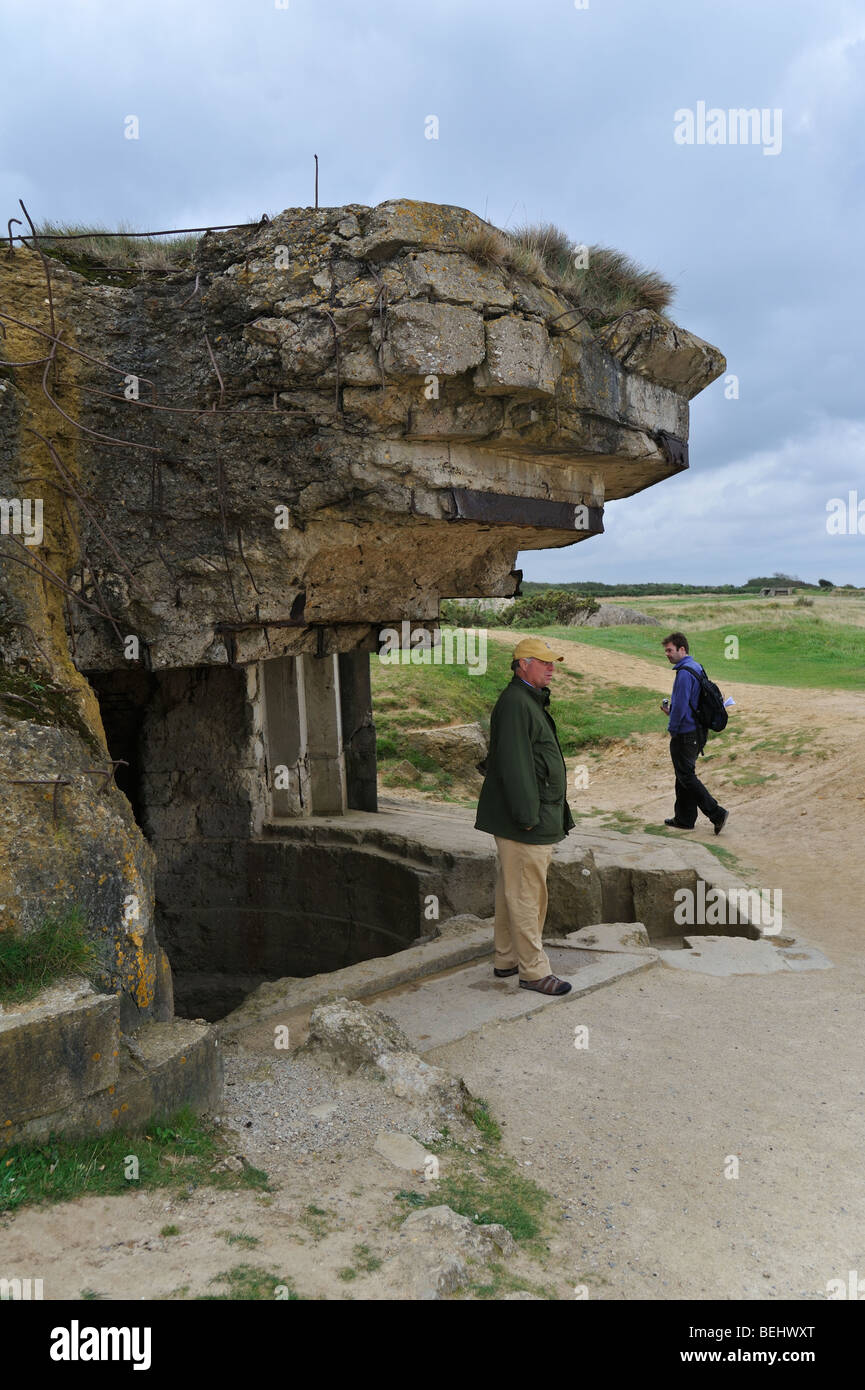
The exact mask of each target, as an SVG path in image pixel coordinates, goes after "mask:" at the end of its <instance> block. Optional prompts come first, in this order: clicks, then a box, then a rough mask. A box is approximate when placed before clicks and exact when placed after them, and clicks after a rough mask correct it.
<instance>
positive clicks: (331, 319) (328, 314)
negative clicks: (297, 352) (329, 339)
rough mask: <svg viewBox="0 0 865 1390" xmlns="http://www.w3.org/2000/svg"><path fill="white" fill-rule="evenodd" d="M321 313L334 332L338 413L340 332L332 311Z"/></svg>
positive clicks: (327, 310) (323, 310) (326, 310)
mask: <svg viewBox="0 0 865 1390" xmlns="http://www.w3.org/2000/svg"><path fill="white" fill-rule="evenodd" d="M320 312H321V313H322V314H324V316H325V317H326V319H327V320H328V322H329V323H330V326H331V329H332V331H333V350H334V355H335V358H336V408H337V411H340V410H341V406H340V402H339V332H338V330H337V326H336V320H335V319H334V317H333V314H332V313H331V312H330V310H329V309H321V310H320Z"/></svg>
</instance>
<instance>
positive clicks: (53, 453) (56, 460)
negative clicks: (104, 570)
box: [27, 426, 143, 592]
mask: <svg viewBox="0 0 865 1390" xmlns="http://www.w3.org/2000/svg"><path fill="white" fill-rule="evenodd" d="M27 433H28V434H35V436H36V438H37V439H41V440H42V443H43V444H44V445H45V447H46V449H47V450H48V453H49V455H50V458H51V462H52V463H53V464H54V467H55V468H56V469H57V471H58V473H59V474H60V476H61V478H62V479H63V481H64V482H65V483H66V485H67V487H69V488H71V490H72V494H73V496H74V497H75V499H76V501H77V502H78V505H79V506H80V507H81V508H82V509H83V511H84V513H85V515H86V516H87V517H88V518H89V519H90V521H91V522H92V523H93V525H94V526H95V527H96V530H97V531H98V532H99V534H100V536H101V537H102V539H103V540H104V542H105V544H106V545H107V546H108V548H109V550H110V551H111V553H112V555H113V556H114V558H115V560H116V561H117V563H118V564H119V565H120V567H121V569H123V570H125V571H126V573H127V575H128V576H129V579H130V581H131V583H132V586H133V588H137V587H138V580H137V579H136V577H135V575H134V574H133V572H132V570H131V569H130V568H129V566H128V565H127V563H126V561H125V560H124V558H123V556H122V555H121V554H120V551H119V550H118V549H117V547H116V546H115V544H114V542H113V541H112V540H111V537H110V536H109V535H108V534H107V533H106V532H105V531H103V529H102V527H101V526H100V525H99V522H98V521H97V520H96V517H95V516H94V515H93V513H92V512H91V510H90V508H89V507H88V506H87V503H86V502H85V501H84V498H83V497H82V496H81V494H80V492H79V491H78V489H77V488H76V486H75V484H74V482H73V481H72V479H71V477H70V476H69V474H68V473H67V471H66V469H65V467H64V465H63V462H62V460H61V458H60V455H59V454H58V452H57V450H56V449H55V447H54V445H53V444H52V443H51V441H50V439H46V438H45V436H44V434H40V433H39V431H38V430H34V429H33V428H32V426H28V427H27ZM73 529H74V528H73ZM142 592H143V591H142Z"/></svg>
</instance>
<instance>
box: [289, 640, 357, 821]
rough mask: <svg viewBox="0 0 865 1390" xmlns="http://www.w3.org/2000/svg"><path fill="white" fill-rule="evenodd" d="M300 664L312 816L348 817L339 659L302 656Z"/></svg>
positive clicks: (299, 659)
mask: <svg viewBox="0 0 865 1390" xmlns="http://www.w3.org/2000/svg"><path fill="white" fill-rule="evenodd" d="M297 665H298V668H299V683H300V684H301V685H302V687H303V692H304V702H305V708H306V736H307V756H308V758H309V781H310V793H311V799H312V811H311V814H312V815H314V816H340V815H344V814H345V812H346V809H347V799H346V782H345V754H344V752H343V746H342V718H341V714H340V701H339V665H338V662H337V657H336V655H335V654H333V655H331V656H317V657H316V656H299V657H297Z"/></svg>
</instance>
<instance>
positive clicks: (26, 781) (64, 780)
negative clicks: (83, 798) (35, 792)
mask: <svg viewBox="0 0 865 1390" xmlns="http://www.w3.org/2000/svg"><path fill="white" fill-rule="evenodd" d="M6 781H7V782H9V783H10V785H11V786H13V787H52V786H53V788H54V791H53V793H52V795H51V819H52V821H53V823H54V824H55V825H56V824H57V810H58V807H57V793H58V792H59V790H60V788H61V787H71V786H72V783H71V781H70V780H69V778H68V777H55V778H49V777H7V778H6Z"/></svg>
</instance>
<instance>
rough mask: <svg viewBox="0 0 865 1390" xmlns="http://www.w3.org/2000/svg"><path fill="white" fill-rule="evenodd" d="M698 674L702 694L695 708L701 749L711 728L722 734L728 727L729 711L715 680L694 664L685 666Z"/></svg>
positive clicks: (695, 674)
mask: <svg viewBox="0 0 865 1390" xmlns="http://www.w3.org/2000/svg"><path fill="white" fill-rule="evenodd" d="M685 669H686V670H688V671H690V672H691V675H692V676H696V678H697V681H698V683H699V686H700V694H699V696H698V698H697V704H696V706H695V709H694V718H695V719H696V721H697V723H698V724H699V726H700V732H701V734H702V738H701V739H700V746H701V751H702V749H703V748H704V747H705V744H706V739H707V738H708V737H709V730H710V729H711V731H712V732H713V733H715V734H720V733H721V731H722V730H723V729H726V727H727V711H726V708H725V706H724V697H723V695H722V694H721V692H720V690H719V689H718V687H717V685H716V684H715V682H714V681H710V680H709V677H708V676H707V675H706V672H705V670H702V671H695V670H694V668H693V667H692V666H688V667H686V668H685Z"/></svg>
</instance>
